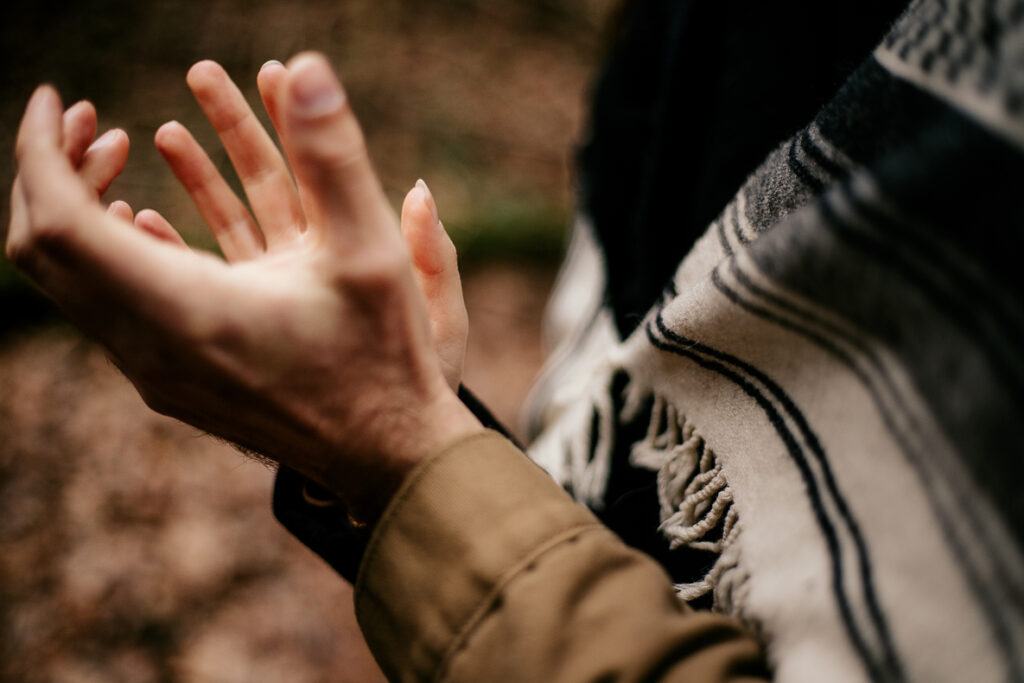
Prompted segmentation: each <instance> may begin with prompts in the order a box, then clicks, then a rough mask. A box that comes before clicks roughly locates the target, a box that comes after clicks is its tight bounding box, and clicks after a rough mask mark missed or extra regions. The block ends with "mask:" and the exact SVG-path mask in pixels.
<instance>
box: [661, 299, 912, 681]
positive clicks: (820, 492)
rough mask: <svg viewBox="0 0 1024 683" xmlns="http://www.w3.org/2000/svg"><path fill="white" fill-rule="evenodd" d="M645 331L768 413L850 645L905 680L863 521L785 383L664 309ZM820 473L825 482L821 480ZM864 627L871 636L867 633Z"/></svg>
mask: <svg viewBox="0 0 1024 683" xmlns="http://www.w3.org/2000/svg"><path fill="white" fill-rule="evenodd" d="M655 330H657V333H656V332H655ZM646 332H647V338H648V340H649V341H650V342H651V344H653V345H654V346H655V347H657V348H659V349H661V350H663V351H668V352H670V353H673V354H676V355H679V356H683V357H685V358H689V359H691V360H693V361H694V362H695V363H697V364H698V365H700V366H701V367H703V368H706V369H708V370H710V371H712V372H715V373H716V374H718V375H720V376H722V377H723V378H725V379H727V380H729V381H731V382H733V383H734V384H735V385H736V386H737V387H738V388H740V389H741V390H742V391H743V392H744V393H745V394H747V395H748V396H750V397H751V398H752V399H753V400H754V401H755V402H756V403H757V405H758V406H759V407H760V408H761V410H762V411H763V412H764V414H765V417H766V418H767V419H768V421H769V422H770V423H771V425H772V426H773V427H774V429H775V431H776V433H777V434H778V435H779V438H780V439H781V440H782V442H783V444H784V445H785V447H786V450H787V452H788V453H789V455H790V458H791V459H792V460H793V463H794V465H795V466H796V467H797V470H798V471H799V472H800V475H801V477H802V479H803V481H804V485H805V486H806V487H807V494H808V500H809V501H810V504H811V507H812V509H813V511H814V516H815V519H816V521H817V523H818V527H819V529H820V530H821V533H822V537H823V539H824V541H825V544H826V546H827V548H828V554H829V561H830V564H831V567H832V591H833V594H834V597H835V600H836V605H837V607H838V609H839V613H840V615H841V618H842V620H843V624H844V626H845V627H846V631H847V635H848V636H849V638H850V642H851V644H852V645H853V647H854V649H855V651H856V652H857V653H858V655H859V656H860V658H861V661H862V663H863V665H864V667H865V669H866V670H867V673H868V675H869V676H870V677H871V679H872V680H875V681H899V680H903V674H902V667H901V665H900V661H899V657H898V655H897V653H896V648H895V645H894V643H893V641H892V637H891V635H890V632H889V627H888V624H887V621H886V619H885V616H884V614H883V613H882V610H881V607H880V605H879V602H878V599H877V596H876V594H875V588H874V582H873V579H872V576H871V562H870V558H869V557H868V550H867V547H866V545H865V544H864V542H863V538H862V537H861V534H860V529H859V526H858V524H857V522H856V520H855V519H854V518H853V515H852V513H851V512H850V510H849V507H848V506H847V504H846V501H845V499H844V497H843V496H842V494H841V492H840V491H839V489H838V486H837V485H836V482H835V479H834V478H833V476H832V473H831V470H830V468H829V465H828V460H827V457H826V455H825V453H824V450H823V449H822V447H821V444H820V442H819V441H818V439H817V437H816V436H815V434H814V432H813V431H812V430H811V429H810V426H809V425H808V424H807V421H806V419H805V418H804V416H803V414H802V413H801V412H800V410H799V409H798V408H797V407H796V405H795V404H794V403H793V401H792V399H791V398H790V397H789V396H788V395H787V394H786V393H785V392H784V391H783V390H782V388H781V387H779V386H778V385H777V384H776V383H775V382H773V381H772V380H771V379H770V378H769V377H767V376H766V375H765V374H764V373H762V372H761V371H759V370H758V369H757V368H754V367H753V366H751V365H750V364H748V363H745V362H744V361H742V360H740V359H738V358H735V357H733V356H730V355H729V354H726V353H723V352H721V351H718V350H715V349H712V348H711V347H709V346H707V345H704V344H701V343H699V342H697V341H695V340H692V339H687V338H686V337H683V336H682V335H680V334H678V333H676V332H674V331H672V330H671V329H669V328H668V327H667V326H666V325H665V323H664V320H663V319H662V317H661V314H660V312H659V313H658V314H657V315H656V316H655V317H654V320H653V321H652V322H648V323H647V325H646ZM758 384H760V385H761V386H763V387H765V389H766V390H767V391H768V393H770V394H771V397H772V398H769V397H768V396H766V395H765V393H764V392H762V391H761V390H760V389H758V387H757V385H758ZM773 399H774V401H777V402H778V403H779V406H776V405H775V403H774V402H773ZM780 406H781V407H780ZM783 412H784V413H785V417H784V416H783ZM787 417H788V419H789V420H790V421H792V422H794V423H795V424H796V426H797V429H798V430H799V432H800V436H801V438H802V439H803V441H804V442H805V443H806V444H807V446H808V447H809V448H810V450H811V455H812V456H813V459H814V462H815V463H816V465H817V467H818V469H819V471H820V475H816V474H815V468H814V467H812V466H811V461H810V460H809V458H808V454H807V453H806V452H805V451H804V448H803V447H802V446H801V445H800V441H799V440H798V439H797V437H796V435H794V433H793V432H792V430H791V429H790V428H789V426H788V425H787V423H786V418H787ZM819 477H820V478H821V480H822V483H819V481H818V478H819ZM826 500H827V501H828V503H826ZM830 506H831V507H834V508H835V509H836V510H837V511H838V513H839V518H840V519H839V521H838V522H837V521H836V520H834V519H833V518H832V516H831V514H830V513H829V512H828V508H829V507H830ZM839 528H842V529H843V530H844V531H845V533H846V534H848V535H849V538H850V540H851V541H852V544H853V553H854V555H855V564H856V566H857V567H858V570H859V572H858V574H857V575H856V576H855V577H850V578H855V579H856V580H858V581H859V585H858V589H859V590H858V591H857V592H858V593H860V594H861V595H863V596H864V604H865V607H866V610H867V612H868V615H869V619H868V621H869V623H868V624H863V623H861V620H859V619H858V618H857V617H856V616H855V614H854V610H853V607H852V600H851V596H850V594H849V593H848V591H847V586H846V579H847V577H846V576H844V570H843V567H844V560H843V554H844V547H843V546H844V543H843V542H842V540H841V537H840V533H839V531H838V529H839ZM865 628H866V629H867V630H868V632H870V635H868V634H867V633H866V632H865Z"/></svg>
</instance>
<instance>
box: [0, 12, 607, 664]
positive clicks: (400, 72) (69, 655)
mask: <svg viewBox="0 0 1024 683" xmlns="http://www.w3.org/2000/svg"><path fill="white" fill-rule="evenodd" d="M610 4H612V3H611V0H517V1H512V2H495V1H494V0H437V1H436V2H429V1H427V2H412V1H410V0H334V1H333V2H325V1H322V0H313V1H304V2H289V1H287V0H255V1H251V2H243V1H242V0H208V1H207V2H187V1H186V0H154V1H151V2H131V1H128V0H113V1H109V2H101V1H99V0H79V1H78V2H73V3H72V2H56V1H53V0H37V1H35V2H25V1H23V0H16V1H15V2H7V3H5V4H4V6H3V8H2V9H0V32H2V43H0V55H2V57H3V65H4V66H3V69H2V72H0V91H2V97H0V154H2V155H3V156H4V157H5V158H7V159H8V160H10V159H12V158H13V141H14V135H15V132H16V129H17V124H18V120H19V118H20V115H21V111H22V108H23V106H24V103H25V102H26V100H27V98H28V96H29V94H30V93H31V91H32V89H33V88H34V87H35V86H36V85H37V84H38V83H40V82H44V81H46V82H51V83H53V84H55V85H56V86H57V87H58V88H59V89H60V92H61V94H62V96H63V97H64V101H65V104H66V105H70V104H71V103H73V102H75V101H77V100H78V99H89V100H91V101H92V102H93V103H95V104H96V106H97V108H98V110H99V116H100V132H101V133H102V131H103V130H105V129H107V128H111V127H115V126H116V127H121V128H124V129H125V130H126V131H127V132H128V134H129V136H130V137H131V139H132V152H131V155H130V157H129V161H128V168H127V169H126V171H125V173H124V177H123V178H121V179H118V180H117V181H116V182H115V184H114V186H113V187H112V188H111V190H110V191H109V192H108V193H107V195H106V196H105V198H104V199H105V201H110V200H112V199H124V200H126V201H128V202H129V203H130V204H131V205H132V206H133V207H134V208H135V209H137V210H138V209H141V208H145V207H151V208H156V209H158V210H160V211H161V212H162V213H163V214H164V215H165V216H166V217H167V218H168V219H169V220H170V221H171V222H172V224H174V225H175V227H177V228H178V229H179V230H180V231H181V232H182V233H183V234H184V235H185V236H186V239H188V240H189V241H190V242H191V243H192V244H194V245H196V246H197V247H199V248H212V241H211V239H210V238H209V236H208V235H207V234H206V232H205V228H204V227H203V224H202V220H201V219H200V217H199V214H198V212H197V211H196V210H195V208H194V207H193V206H192V205H191V203H190V201H189V199H188V197H187V195H186V194H185V192H184V190H183V189H181V188H180V187H179V186H178V184H177V182H176V181H175V179H174V177H173V176H172V174H171V173H170V171H169V170H168V169H167V168H166V166H165V165H164V163H163V161H162V159H161V158H160V156H159V154H158V153H157V152H156V150H155V149H154V147H153V145H152V135H153V133H154V132H155V131H156V129H157V128H158V127H159V125H160V124H162V123H163V122H165V121H168V120H171V119H177V120H179V121H181V122H182V123H184V124H185V125H186V126H188V127H189V128H190V129H191V130H192V131H193V133H194V134H195V135H196V137H197V138H198V139H199V141H200V142H201V143H203V145H204V146H205V147H206V149H207V150H208V151H209V152H210V154H211V157H212V158H213V159H214V161H215V163H217V164H218V165H219V166H220V167H221V169H222V171H223V172H224V173H225V176H226V177H228V178H229V179H230V180H231V181H232V182H233V183H234V185H235V187H236V188H238V187H239V186H238V183H237V181H235V179H234V176H233V173H232V171H231V169H230V164H229V163H228V160H227V155H226V154H225V153H224V152H223V151H222V149H221V147H220V145H219V144H218V143H217V140H216V136H215V134H214V132H213V130H212V129H211V127H210V126H209V124H208V123H207V122H206V121H205V120H204V119H203V118H202V117H201V114H200V112H199V108H198V106H197V105H196V104H195V103H194V101H193V100H192V97H191V94H190V93H189V91H188V89H187V87H186V86H185V80H184V76H185V72H186V71H187V69H188V67H189V66H190V65H191V64H192V63H194V62H195V61H198V60H199V59H205V58H210V59H215V60H217V61H219V62H220V63H221V64H223V65H224V66H225V68H226V69H227V70H228V72H229V73H230V74H231V75H232V76H233V77H234V78H235V79H236V81H237V82H238V83H239V85H240V87H241V88H242V90H243V92H245V93H246V95H247V97H248V98H249V101H250V102H251V103H252V104H253V106H254V109H255V110H256V111H257V113H258V114H259V115H260V116H261V117H262V118H263V120H264V122H266V121H267V119H266V117H265V115H264V113H263V111H262V108H261V107H260V106H259V104H258V103H259V99H258V97H257V95H256V90H255V77H256V72H257V70H258V69H259V67H260V65H261V64H262V63H263V62H264V61H266V60H267V59H272V58H276V59H279V60H281V61H285V60H286V59H287V58H288V57H289V56H291V55H292V54H294V53H295V52H297V51H300V50H304V49H316V50H321V51H323V52H325V53H326V54H327V55H328V56H329V58H330V60H331V61H332V63H333V64H334V65H335V66H336V68H337V69H338V71H339V73H340V74H341V75H342V78H343V80H344V82H345V84H346V88H347V90H348V92H349V94H350V97H351V99H352V101H353V104H354V107H355V109H356V112H357V114H358V115H359V118H360V120H361V121H362V124H363V127H364V130H365V132H366V135H367V139H368V142H369V147H370V150H371V154H372V156H373V158H374V161H375V163H376V165H377V169H378V172H379V173H380V176H381V178H382V180H383V183H384V186H385V188H386V190H387V192H388V194H389V196H390V197H391V198H392V200H393V201H394V202H395V204H396V206H397V205H398V203H399V202H400V201H401V197H402V196H403V195H404V193H405V192H406V191H407V190H408V189H409V188H410V187H411V186H412V184H413V183H414V182H415V180H416V179H417V178H418V177H423V178H425V179H426V180H427V182H428V183H429V185H430V187H431V189H432V190H433V191H434V194H435V196H436V197H437V201H438V204H439V206H440V210H441V217H442V219H443V220H444V222H445V225H446V226H447V227H448V228H449V230H450V232H452V235H453V238H454V239H455V241H456V244H457V245H458V247H459V253H460V263H461V266H462V270H463V273H464V280H463V282H464V285H465V289H466V298H467V305H468V308H469V311H470V325H471V332H470V350H469V355H468V358H467V370H466V382H467V384H468V385H469V386H470V387H471V388H473V389H474V390H475V391H476V392H477V393H478V394H479V395H480V396H481V397H482V398H483V399H484V400H485V402H487V403H489V404H490V405H491V406H492V408H493V409H494V410H495V412H497V413H498V414H499V416H500V417H502V418H503V419H504V420H506V421H507V422H512V421H514V419H515V412H516V410H517V408H518V405H519V403H520V402H521V400H522V398H523V395H524V394H525V391H526V390H527V388H528V386H529V383H530V380H531V378H532V375H533V373H534V372H535V371H536V369H537V368H538V365H539V363H540V361H541V348H540V342H539V336H540V335H539V318H540V313H541V308H542V306H543V302H544V298H545V296H546V293H547V290H548V288H549V286H550V284H551V281H552V278H553V274H554V269H555V266H556V264H557V260H558V258H559V256H560V253H561V249H562V243H563V238H564V234H565V229H566V225H567V223H568V217H569V215H570V211H571V187H572V175H571V170H570V169H571V158H572V152H573V149H574V145H575V144H576V143H577V142H578V140H579V138H580V135H581V130H582V125H583V123H582V121H583V116H584V112H585V109H586V106H585V105H586V95H587V89H588V86H589V83H590V80H591V78H592V75H593V74H592V72H593V69H594V66H595V64H596V63H597V60H598V58H599V53H600V47H601V38H602V29H603V26H604V21H605V15H606V14H607V11H608V7H609V5H610ZM13 174H14V167H13V162H8V163H5V164H2V165H0V185H2V186H3V187H4V188H9V187H10V184H11V181H12V179H13ZM4 192H5V193H6V192H7V190H6V189H5V190H4ZM5 196H6V195H5ZM0 206H2V211H3V213H2V216H0V221H2V226H3V227H2V228H0V232H2V231H5V230H6V225H7V222H8V217H9V214H8V205H7V202H4V203H3V204H2V205H0ZM272 478H273V473H272V472H270V471H269V470H267V469H266V468H265V467H263V466H262V465H258V464H256V463H253V462H251V461H247V460H244V459H243V458H242V457H241V456H239V455H238V454H237V453H235V452H234V451H233V450H232V449H231V448H230V447H229V446H226V445H224V444H221V443H218V442H216V441H214V440H213V439H210V438H208V437H206V436H204V435H202V434H201V433H199V432H197V431H196V430H194V429H192V428H190V427H187V426H185V425H183V424H181V423H178V422H176V421H174V420H170V419H167V418H164V417H161V416H158V415H155V414H153V413H152V412H150V411H149V410H148V409H147V408H146V407H145V405H144V404H143V403H142V401H141V400H140V399H139V398H138V396H137V395H136V394H135V393H134V391H133V390H132V388H131V386H130V385H129V384H128V383H127V381H126V380H124V379H123V378H122V377H121V376H120V375H119V374H117V372H116V371H114V370H113V369H112V366H111V364H110V363H109V362H108V361H107V360H106V358H105V357H104V355H103V353H102V352H101V351H100V350H98V349H97V348H95V347H94V346H93V345H92V344H90V343H89V341H88V340H86V339H84V338H82V337H81V336H79V335H78V334H77V333H76V332H75V331H74V330H73V329H72V328H70V327H69V326H68V325H67V324H65V323H64V322H62V320H61V318H60V315H59V314H58V313H57V312H55V311H54V310H53V309H52V307H50V306H49V304H48V303H47V302H46V300H45V299H44V298H42V297H41V296H40V295H38V294H37V293H36V292H35V291H34V290H33V289H32V288H31V286H30V285H28V284H27V283H26V282H25V281H23V280H22V279H21V278H20V276H18V275H17V274H16V273H15V272H14V270H13V269H12V268H11V267H10V265H9V264H8V263H6V261H4V260H3V259H2V257H0V680H2V681H26V682H31V681H61V682H65V681H66V682H75V683H77V682H91V681H104V682H113V681H132V682H148V681H161V682H163V681H215V682H218V683H219V682H224V683H227V682H234V681H289V682H303V681H327V680H330V681H364V680H377V678H378V677H379V672H377V671H376V670H375V668H374V666H373V664H372V661H371V660H369V658H368V654H367V653H366V651H365V646H364V645H363V644H362V642H361V638H360V637H359V635H358V631H357V629H356V626H355V624H354V619H353V616H352V613H351V597H350V592H349V591H350V589H349V588H348V587H347V586H346V585H345V584H344V583H343V582H341V581H340V580H338V579H337V578H336V577H335V576H334V575H333V574H332V573H331V571H330V570H328V569H327V568H326V567H325V566H324V565H323V564H322V563H320V561H319V560H318V559H317V558H315V557H314V556H313V555H312V554H311V553H310V552H309V551H307V550H306V549H305V548H304V547H302V546H301V545H300V544H299V543H298V542H297V541H295V540H294V539H292V538H291V537H289V536H288V535H287V534H286V533H285V532H284V531H283V530H282V529H280V528H279V527H278V526H277V524H276V522H274V521H273V519H272V517H271V514H270V505H269V501H270V490H271V485H272Z"/></svg>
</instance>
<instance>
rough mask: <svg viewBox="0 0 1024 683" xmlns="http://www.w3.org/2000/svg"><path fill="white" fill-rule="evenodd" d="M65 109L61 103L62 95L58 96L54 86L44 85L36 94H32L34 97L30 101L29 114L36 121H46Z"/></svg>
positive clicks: (37, 89)
mask: <svg viewBox="0 0 1024 683" xmlns="http://www.w3.org/2000/svg"><path fill="white" fill-rule="evenodd" d="M63 110H64V108H63V107H62V106H61V103H60V95H58V94H57V90H56V88H54V87H53V86H52V85H49V84H44V85H41V86H39V87H38V88H36V90H35V92H33V93H32V97H30V98H29V100H28V107H27V110H26V111H27V112H31V115H32V116H33V117H34V118H36V119H41V120H46V121H47V122H49V119H52V118H53V116H54V111H56V112H58V115H59V112H62V111H63Z"/></svg>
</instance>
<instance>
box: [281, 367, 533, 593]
mask: <svg viewBox="0 0 1024 683" xmlns="http://www.w3.org/2000/svg"><path fill="white" fill-rule="evenodd" d="M458 396H459V399H460V400H461V401H462V402H463V403H464V404H465V405H466V407H467V408H469V410H470V412H472V413H473V415H475V416H476V418H477V419H478V420H480V423H481V424H482V425H483V426H484V427H486V428H487V429H493V430H495V431H497V432H499V433H500V434H502V435H504V436H505V437H506V438H508V439H511V440H513V441H514V439H513V437H512V435H511V434H510V433H509V431H508V429H506V428H505V426H504V425H503V424H501V422H499V421H498V419H497V418H496V417H494V415H493V414H492V413H491V411H490V410H488V409H487V406H485V405H484V404H483V403H481V402H480V400H479V399H478V398H477V397H476V396H474V395H473V393H472V392H470V391H469V389H467V388H466V387H464V386H462V385H459V391H458ZM273 509H274V516H275V517H276V518H277V521H279V522H280V523H281V525H282V526H284V528H285V529H287V530H288V531H289V532H290V533H291V534H292V535H293V536H295V537H296V538H297V539H299V540H300V541H301V542H302V543H303V544H304V545H305V546H306V547H307V548H309V549H310V550H312V551H313V552H315V553H316V554H317V555H319V556H320V557H321V558H322V559H323V560H324V561H325V562H326V563H327V564H329V565H330V566H331V568H333V569H334V570H335V571H336V572H338V573H339V574H340V575H341V577H342V578H343V579H345V580H346V581H348V582H349V583H355V582H356V573H357V572H358V571H359V565H360V563H361V562H362V560H363V552H364V551H365V550H366V543H367V541H368V540H369V533H368V532H367V530H366V529H364V528H360V527H356V526H354V525H353V524H352V521H351V519H350V518H349V516H348V513H347V511H346V510H345V509H344V508H343V507H342V506H341V505H340V504H339V503H338V501H337V500H336V499H334V497H333V496H332V495H331V493H330V492H329V491H327V490H326V489H323V488H322V487H320V486H318V485H317V484H315V483H313V482H311V481H310V480H309V479H307V478H305V477H304V476H302V475H301V474H299V473H298V472H296V471H295V470H293V469H290V468H288V467H285V466H284V465H282V466H281V467H280V468H278V471H277V478H276V479H275V481H274V499H273Z"/></svg>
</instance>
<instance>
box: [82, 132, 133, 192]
mask: <svg viewBox="0 0 1024 683" xmlns="http://www.w3.org/2000/svg"><path fill="white" fill-rule="evenodd" d="M128 147H129V142H128V134H127V133H125V132H124V131H123V130H121V129H120V128H114V129H112V130H108V131H107V132H106V133H104V134H103V135H101V136H100V137H99V139H97V140H96V142H94V143H92V144H91V145H89V148H88V149H87V150H85V154H84V156H83V157H82V163H81V167H80V168H79V170H78V174H79V175H80V176H82V179H83V180H84V181H85V182H86V184H87V185H88V186H89V187H91V188H92V189H93V190H94V191H95V192H96V196H100V195H102V194H103V193H104V192H106V191H107V188H108V187H110V183H112V182H113V181H114V178H116V177H117V176H118V175H119V174H120V173H121V171H123V170H124V165H125V162H127V161H128Z"/></svg>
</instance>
